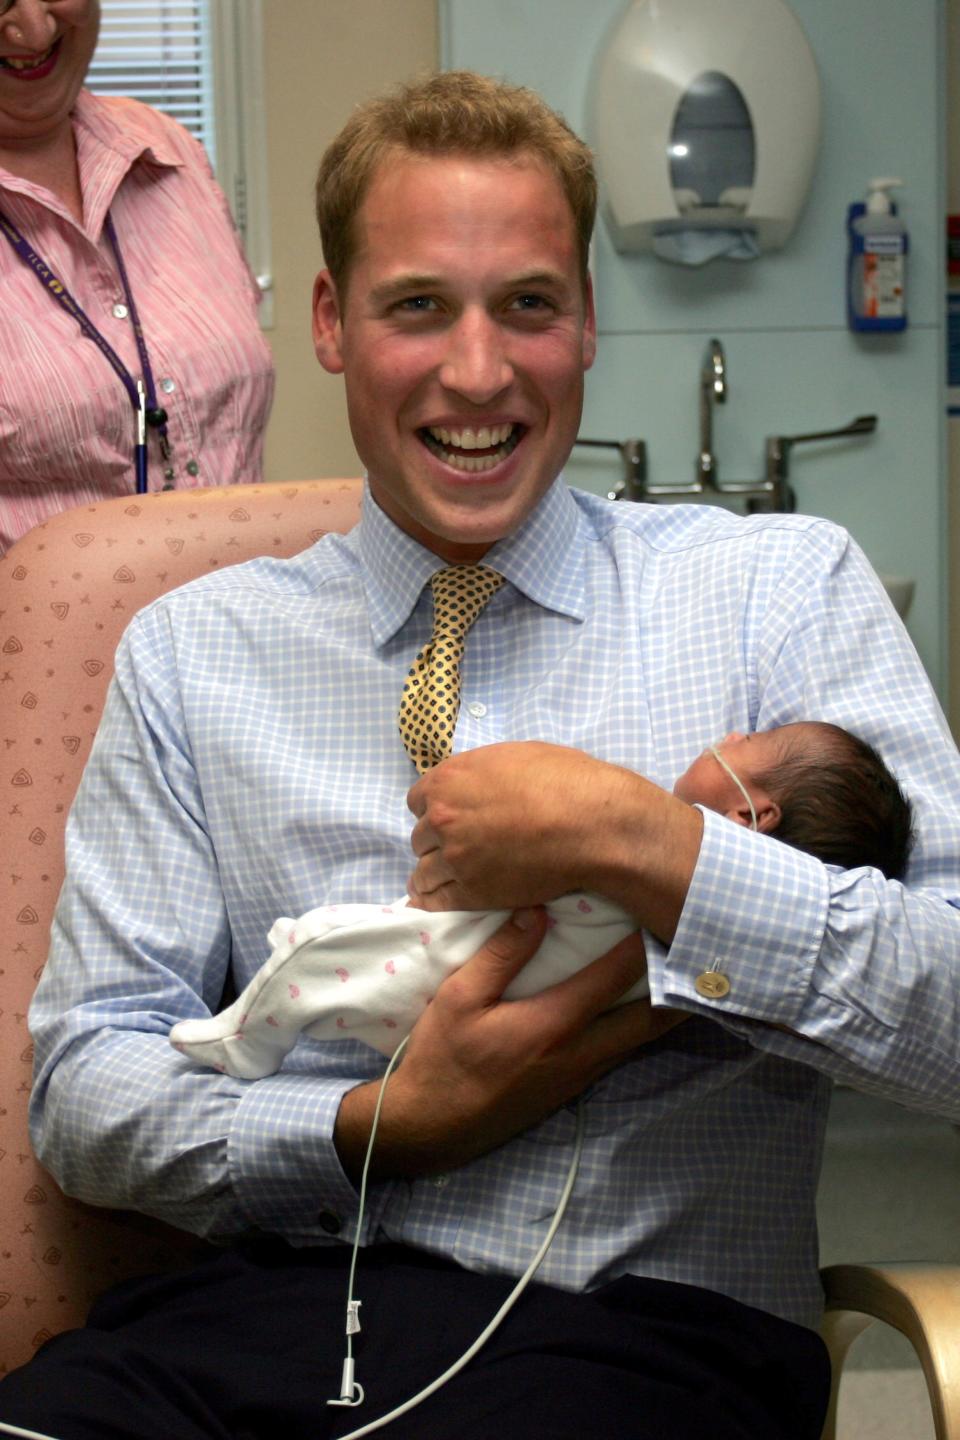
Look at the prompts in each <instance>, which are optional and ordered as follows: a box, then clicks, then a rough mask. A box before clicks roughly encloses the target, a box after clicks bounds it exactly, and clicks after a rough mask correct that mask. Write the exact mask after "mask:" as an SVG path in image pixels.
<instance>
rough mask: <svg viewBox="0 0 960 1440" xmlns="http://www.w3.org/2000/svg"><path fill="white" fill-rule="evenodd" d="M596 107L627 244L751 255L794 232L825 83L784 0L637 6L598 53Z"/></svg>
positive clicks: (645, 2)
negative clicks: (821, 86) (821, 80)
mask: <svg viewBox="0 0 960 1440" xmlns="http://www.w3.org/2000/svg"><path fill="white" fill-rule="evenodd" d="M590 111H591V117H590V120H591V138H592V141H593V144H594V147H595V149H596V152H597V159H598V165H599V171H600V177H601V185H602V192H603V198H604V209H605V213H606V216H607V221H608V223H609V226H610V230H611V234H612V236H613V241H614V244H615V246H616V248H617V249H618V250H622V251H633V250H651V249H652V250H654V251H656V252H657V253H659V254H661V255H663V257H664V258H665V259H675V260H681V261H682V260H687V261H688V262H690V263H700V262H702V261H703V260H705V259H710V258H712V256H713V255H715V254H718V255H727V256H729V257H731V258H738V259H747V258H752V257H753V256H755V255H756V254H758V253H759V251H761V250H769V249H775V248H777V247H778V246H780V245H782V244H783V243H784V241H785V240H786V239H787V237H788V236H789V235H790V233H791V231H792V230H793V228H794V226H795V224H796V222H797V218H798V216H799V214H800V211H801V209H802V207H803V203H804V200H805V199H806V196H807V191H808V190H809V187H810V180H811V177H812V175H813V166H814V162H815V159H816V153H817V146H818V143H819V138H820V80H819V76H818V74H817V66H816V61H815V60H814V57H813V52H812V51H811V49H810V45H809V43H808V41H807V38H806V36H805V35H804V33H803V30H802V29H801V28H800V24H799V22H798V20H797V19H796V17H795V15H794V14H793V13H792V11H791V10H790V9H789V8H788V7H787V5H785V4H784V3H783V0H632V3H630V4H628V5H627V7H626V9H625V11H624V13H623V15H622V16H620V18H619V19H618V21H617V22H616V24H615V25H614V27H613V29H612V31H611V32H610V34H609V35H608V37H607V39H606V42H605V44H604V46H603V48H602V50H601V51H600V53H599V55H598V56H597V60H596V63H595V65H594V70H593V75H592V78H591V97H590Z"/></svg>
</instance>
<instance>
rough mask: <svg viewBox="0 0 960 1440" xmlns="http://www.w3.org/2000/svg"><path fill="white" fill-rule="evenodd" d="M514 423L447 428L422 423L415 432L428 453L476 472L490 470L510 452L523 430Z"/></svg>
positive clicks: (458, 468)
mask: <svg viewBox="0 0 960 1440" xmlns="http://www.w3.org/2000/svg"><path fill="white" fill-rule="evenodd" d="M525 428H526V427H525V426H523V425H515V424H505V425H480V426H479V427H478V428H477V429H473V428H472V427H471V426H469V425H466V426H464V427H463V428H461V429H459V430H457V429H452V428H450V429H448V428H447V427H446V426H443V425H425V426H424V427H423V428H422V429H421V430H419V431H418V432H417V433H418V434H419V436H420V438H421V440H422V441H423V443H424V444H425V445H426V447H427V449H428V450H429V451H430V452H431V454H433V455H436V456H437V458H438V459H439V460H442V461H443V462H444V464H445V465H450V466H452V467H453V469H454V470H463V471H466V472H471V473H476V472H477V471H481V470H493V469H495V467H496V466H497V465H500V464H502V463H503V461H504V460H506V459H507V457H508V456H509V455H511V454H512V453H513V451H514V450H515V449H516V447H517V445H518V444H519V443H520V439H521V437H522V435H523V434H524V431H525Z"/></svg>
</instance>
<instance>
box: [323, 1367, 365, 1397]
mask: <svg viewBox="0 0 960 1440" xmlns="http://www.w3.org/2000/svg"><path fill="white" fill-rule="evenodd" d="M353 1370H354V1364H353V1360H352V1358H351V1357H350V1356H349V1355H348V1356H347V1358H346V1360H344V1362H343V1371H342V1373H341V1376H340V1398H339V1399H338V1400H328V1401H327V1404H328V1405H350V1406H352V1405H362V1404H363V1386H362V1385H361V1384H359V1383H358V1381H356V1380H354V1378H353Z"/></svg>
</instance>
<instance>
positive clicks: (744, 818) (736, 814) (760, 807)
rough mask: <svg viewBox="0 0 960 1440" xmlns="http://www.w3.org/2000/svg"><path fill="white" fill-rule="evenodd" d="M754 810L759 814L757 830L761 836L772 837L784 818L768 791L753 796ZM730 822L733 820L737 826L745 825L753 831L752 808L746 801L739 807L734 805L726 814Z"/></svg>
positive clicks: (742, 801)
mask: <svg viewBox="0 0 960 1440" xmlns="http://www.w3.org/2000/svg"><path fill="white" fill-rule="evenodd" d="M753 804H754V809H755V810H756V812H757V830H758V832H759V833H760V834H761V835H772V834H773V833H774V831H775V830H776V829H777V827H778V826H779V824H780V821H781V820H782V818H783V812H782V811H781V809H780V806H779V805H778V804H777V802H776V800H774V799H773V798H772V797H771V796H770V795H768V794H767V793H766V791H761V792H760V793H759V794H755V795H754V796H753ZM725 813H726V817H727V819H728V820H733V821H734V823H735V824H737V825H743V826H745V827H746V829H747V830H752V829H753V817H752V816H751V814H750V806H749V805H748V804H747V802H746V800H741V801H740V803H739V804H738V805H732V806H731V807H730V809H729V810H727V811H726V812H725Z"/></svg>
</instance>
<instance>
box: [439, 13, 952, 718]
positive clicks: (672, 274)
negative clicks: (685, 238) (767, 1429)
mask: <svg viewBox="0 0 960 1440" xmlns="http://www.w3.org/2000/svg"><path fill="white" fill-rule="evenodd" d="M623 8H624V0H441V5H440V11H441V44H442V49H441V55H442V61H443V64H444V65H445V66H448V67H451V66H454V67H455V66H465V67H469V68H473V69H476V70H480V71H482V72H484V73H487V74H495V75H502V76H504V77H506V78H508V79H510V80H514V81H518V82H521V83H523V84H526V85H530V86H532V87H533V88H534V89H536V90H538V91H539V92H540V93H541V94H542V95H544V96H545V97H546V98H547V99H548V100H549V101H550V103H551V104H553V105H555V106H556V107H557V108H558V109H559V110H561V111H562V112H563V113H564V114H565V115H566V117H567V119H568V120H569V121H570V123H571V124H572V125H573V126H574V128H576V129H577V130H579V131H580V132H581V133H584V134H586V132H587V114H586V108H587V88H588V77H589V73H590V67H591V63H592V60H593V57H594V55H595V53H596V51H597V49H598V48H599V47H600V46H601V45H602V44H603V41H604V38H605V35H606V32H607V30H608V29H609V27H610V25H611V23H613V22H614V21H615V20H616V18H617V17H618V16H619V15H620V14H621V12H622V9H623ZM792 8H793V10H794V12H795V14H796V15H797V17H798V19H799V20H800V22H801V24H802V25H803V27H804V29H805V31H806V34H807V37H808V39H809V41H810V44H811V46H812V49H813V52H814V55H815V56H816V59H817V64H818V67H819V70H820V76H821V83H822V88H823V115H822V139H821V148H820V154H819V158H818V162H817V167H816V171H815V175H814V181H813V185H812V188H811V192H810V197H809V200H808V202H807V205H806V208H805V210H804V212H803V215H802V216H801V219H800V223H799V225H798V227H797V229H796V230H795V231H794V234H793V236H792V237H791V240H790V241H789V242H788V245H787V247H786V248H785V249H783V250H781V251H777V252H774V253H771V254H770V255H768V256H764V257H763V258H761V259H760V260H758V261H754V262H747V263H739V264H738V263H736V262H732V261H715V262H713V263H711V264H709V265H707V266H705V267H704V268H703V269H700V270H687V269H681V268H679V267H676V266H672V265H668V264H666V263H664V262H663V261H660V260H657V259H655V258H653V257H651V256H623V255H619V254H617V253H616V251H614V250H613V248H612V246H611V243H610V240H609V237H608V234H607V231H606V227H605V225H604V224H603V222H601V223H600V225H599V226H598V231H597V240H596V251H595V279H596V287H597V301H598V317H599V324H600V332H601V337H602V338H601V342H600V352H599V358H598V361H597V364H596V366H595V367H594V369H593V371H592V372H591V374H590V376H589V378H588V389H587V401H586V410H585V415H584V421H583V426H582V430H581V433H582V434H584V435H599V436H602V437H604V438H613V439H624V438H626V437H627V436H642V437H643V438H644V439H646V441H647V444H648V447H649V455H650V479H651V481H653V480H659V481H666V482H670V483H676V482H680V481H685V480H687V479H690V478H691V477H692V475H693V466H694V460H695V456H696V451H697V380H698V375H699V370H700V363H701V358H702V354H703V349H704V345H705V342H706V340H707V339H708V338H709V337H710V336H711V335H717V336H719V337H720V339H721V340H722V342H723V345H724V348H725V350H726V356H727V365H728V375H729V381H730V393H729V397H728V401H727V404H726V405H725V406H724V407H719V408H718V409H717V411H716V418H715V430H714V438H715V449H716V452H717V454H718V457H719V463H720V466H721V469H722V476H723V477H725V478H727V479H729V480H734V479H752V478H758V477H759V476H760V475H761V473H762V468H763V442H764V437H765V436H766V435H768V434H788V435H789V434H795V433H800V432H804V431H812V430H822V429H833V428H836V427H839V426H841V425H844V424H846V423H847V422H848V421H849V420H851V419H852V418H853V417H854V416H855V415H861V414H865V413H874V412H875V413H876V414H877V415H878V416H879V427H878V430H877V432H876V434H875V435H874V436H872V437H869V438H866V439H861V440H853V441H844V442H839V443H837V444H824V445H818V446H801V447H798V448H797V449H796V450H795V451H794V453H793V456H792V461H791V477H792V481H793V484H794V489H795V490H796V493H797V497H798V508H799V509H801V510H804V511H807V512H810V513H814V514H818V515H825V516H828V517H829V518H830V519H832V520H836V521H838V522H839V523H840V524H842V525H845V526H847V527H848V528H849V529H850V530H851V532H852V533H853V535H854V536H855V537H856V539H857V540H858V541H859V542H860V544H861V545H862V546H863V547H864V549H865V550H866V552H867V554H868V556H869V557H870V559H871V560H872V562H873V564H874V565H875V566H876V568H877V569H878V570H879V571H881V572H886V573H893V574H900V575H910V576H913V577H914V578H915V579H916V585H917V588H916V594H915V597H914V600H913V605H912V607H911V610H910V614H909V618H908V626H909V629H910V631H911V633H912V635H913V637H914V640H915V641H916V643H917V646H918V649H919V650H920V653H921V656H922V658H923V660H924V663H925V665H926V666H927V669H928V671H929V673H930V676H931V678H932V680H933V682H934V684H935V685H936V686H937V688H938V690H939V692H940V693H941V695H945V694H946V682H947V669H946V520H945V515H946V478H945V444H944V394H943V351H944V341H943V325H944V299H943V292H944V283H945V281H944V261H943V253H944V241H943V214H944V204H943V182H942V175H943V169H944V160H943V151H944V135H945V124H944V119H943V90H944V84H943V75H942V55H943V50H944V41H943V35H944V16H943V5H942V0H910V3H909V4H905V3H904V0H840V3H838V0H792ZM747 99H748V101H749V95H748V96H747ZM759 143H760V144H761V145H762V143H763V134H762V130H761V132H760V135H759ZM875 175H897V176H899V177H900V178H901V179H902V180H904V182H905V188H904V190H903V191H902V192H901V208H902V214H903V216H904V218H905V219H906V221H907V224H908V226H909V230H910V242H911V246H912V253H911V256H910V268H909V278H908V286H909V308H910V327H909V328H908V330H907V331H906V332H905V333H904V334H902V335H899V336H882V337H881V336H854V335H852V334H850V332H849V331H848V330H847V328H846V322H845V310H844V271H845V264H846V234H845V218H846V207H847V204H848V203H849V202H850V201H852V200H856V199H862V198H863V193H864V190H865V187H866V183H867V181H868V180H869V179H870V178H871V177H873V176H875ZM575 457H576V458H575V459H574V460H573V461H572V462H571V465H570V467H569V470H568V478H569V479H570V481H571V483H573V484H576V485H580V486H583V487H584V488H587V489H594V490H598V491H603V490H605V489H606V488H607V483H608V480H609V479H610V478H611V477H612V476H615V475H616V474H617V473H618V471H617V469H616V467H615V464H614V462H613V461H611V462H610V464H609V465H606V464H605V463H604V462H603V461H598V460H597V458H596V456H595V454H594V453H593V452H588V451H577V452H575Z"/></svg>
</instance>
